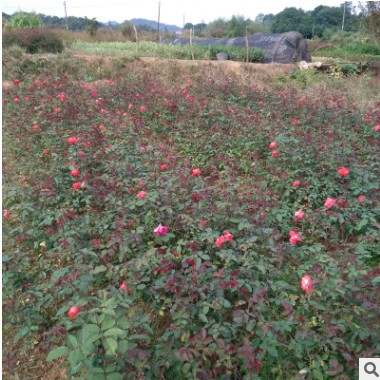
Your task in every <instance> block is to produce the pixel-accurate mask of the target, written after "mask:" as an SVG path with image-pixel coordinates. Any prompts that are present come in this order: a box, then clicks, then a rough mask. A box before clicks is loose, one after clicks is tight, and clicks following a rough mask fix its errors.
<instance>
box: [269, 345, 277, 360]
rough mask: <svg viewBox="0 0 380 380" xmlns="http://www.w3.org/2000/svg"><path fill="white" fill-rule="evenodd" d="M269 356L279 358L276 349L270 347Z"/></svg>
mask: <svg viewBox="0 0 380 380" xmlns="http://www.w3.org/2000/svg"><path fill="white" fill-rule="evenodd" d="M268 354H269V355H272V356H274V357H276V358H277V357H278V352H277V349H276V347H268Z"/></svg>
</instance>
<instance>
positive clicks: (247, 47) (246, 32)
mask: <svg viewBox="0 0 380 380" xmlns="http://www.w3.org/2000/svg"><path fill="white" fill-rule="evenodd" d="M245 52H246V60H245V61H246V63H248V62H249V59H248V57H249V54H248V53H249V45H248V28H247V24H245Z"/></svg>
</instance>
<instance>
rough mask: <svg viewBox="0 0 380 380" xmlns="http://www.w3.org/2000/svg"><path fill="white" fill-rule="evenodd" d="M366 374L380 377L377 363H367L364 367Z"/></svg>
mask: <svg viewBox="0 0 380 380" xmlns="http://www.w3.org/2000/svg"><path fill="white" fill-rule="evenodd" d="M364 372H366V373H368V375H375V376H376V377H379V374H378V373H377V372H376V366H375V363H372V362H368V363H366V364H365V366H364Z"/></svg>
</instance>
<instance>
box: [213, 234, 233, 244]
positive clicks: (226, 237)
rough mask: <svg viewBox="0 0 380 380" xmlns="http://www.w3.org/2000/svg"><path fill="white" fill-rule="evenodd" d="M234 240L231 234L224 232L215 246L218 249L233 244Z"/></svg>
mask: <svg viewBox="0 0 380 380" xmlns="http://www.w3.org/2000/svg"><path fill="white" fill-rule="evenodd" d="M232 239H233V237H232V235H231V233H230V232H228V231H224V232H223V235H222V236H219V237H218V238H217V239H216V242H215V245H216V247H217V248H220V247H221V246H222V245H223V244H224V243H226V242H229V243H232Z"/></svg>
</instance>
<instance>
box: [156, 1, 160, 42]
mask: <svg viewBox="0 0 380 380" xmlns="http://www.w3.org/2000/svg"><path fill="white" fill-rule="evenodd" d="M160 11H161V1H159V2H158V22H157V24H158V26H157V35H158V41H161V39H160Z"/></svg>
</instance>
